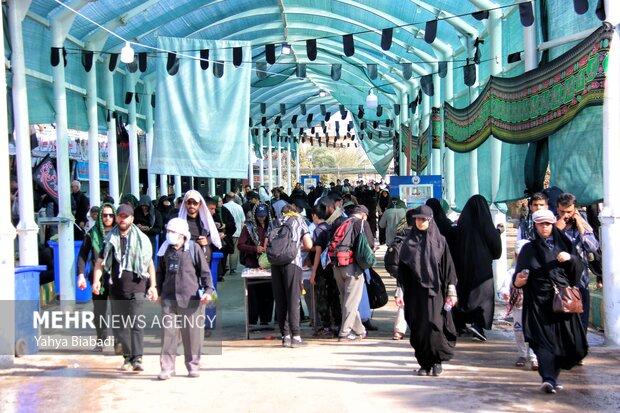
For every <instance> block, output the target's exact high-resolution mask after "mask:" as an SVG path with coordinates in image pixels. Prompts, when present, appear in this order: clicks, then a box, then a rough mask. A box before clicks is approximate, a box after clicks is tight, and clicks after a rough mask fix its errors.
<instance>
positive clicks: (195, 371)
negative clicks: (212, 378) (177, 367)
mask: <svg viewBox="0 0 620 413" xmlns="http://www.w3.org/2000/svg"><path fill="white" fill-rule="evenodd" d="M187 377H192V378H196V377H200V372H199V371H198V370H192V371H190V372H189V373H187Z"/></svg>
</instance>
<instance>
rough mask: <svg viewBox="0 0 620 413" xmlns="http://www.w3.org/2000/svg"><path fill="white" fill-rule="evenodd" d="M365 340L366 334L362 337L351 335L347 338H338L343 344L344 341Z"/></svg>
mask: <svg viewBox="0 0 620 413" xmlns="http://www.w3.org/2000/svg"><path fill="white" fill-rule="evenodd" d="M364 338H366V334H364V335H361V336H360V335H357V334H355V333H349V334H348V335H346V336H340V337H338V341H340V342H343V341H349V342H351V341H361V340H363V339H364Z"/></svg>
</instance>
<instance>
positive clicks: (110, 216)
mask: <svg viewBox="0 0 620 413" xmlns="http://www.w3.org/2000/svg"><path fill="white" fill-rule="evenodd" d="M101 216H102V217H103V218H114V214H101Z"/></svg>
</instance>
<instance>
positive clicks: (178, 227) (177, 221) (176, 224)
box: [166, 218, 192, 241]
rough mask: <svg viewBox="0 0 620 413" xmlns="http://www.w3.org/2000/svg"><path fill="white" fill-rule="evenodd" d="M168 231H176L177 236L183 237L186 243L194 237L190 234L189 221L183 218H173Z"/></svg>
mask: <svg viewBox="0 0 620 413" xmlns="http://www.w3.org/2000/svg"><path fill="white" fill-rule="evenodd" d="M166 230H168V231H174V232H176V233H177V234H181V235H183V236H184V237H185V240H186V241H187V240H189V239H190V238H191V237H192V235H191V234H190V232H189V226H188V225H187V221H186V220H184V219H181V218H172V219H171V220H170V221H168V225H166Z"/></svg>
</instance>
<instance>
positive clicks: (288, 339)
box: [282, 336, 291, 348]
mask: <svg viewBox="0 0 620 413" xmlns="http://www.w3.org/2000/svg"><path fill="white" fill-rule="evenodd" d="M282 347H286V348H290V347H291V337H289V336H286V337H282Z"/></svg>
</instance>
